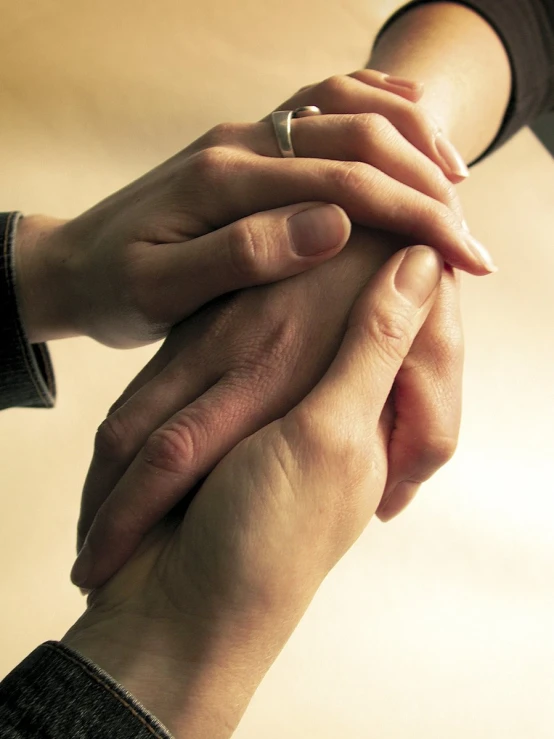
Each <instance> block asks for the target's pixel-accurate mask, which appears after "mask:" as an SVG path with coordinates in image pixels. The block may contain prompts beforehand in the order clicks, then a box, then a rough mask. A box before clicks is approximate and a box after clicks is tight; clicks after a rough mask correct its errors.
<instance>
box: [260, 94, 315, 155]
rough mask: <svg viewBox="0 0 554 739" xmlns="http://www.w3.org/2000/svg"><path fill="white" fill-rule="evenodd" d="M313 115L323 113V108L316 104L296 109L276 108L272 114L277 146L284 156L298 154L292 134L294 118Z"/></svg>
mask: <svg viewBox="0 0 554 739" xmlns="http://www.w3.org/2000/svg"><path fill="white" fill-rule="evenodd" d="M313 115H321V110H320V109H319V108H318V107H316V106H315V105H304V106H302V107H301V108H296V110H276V111H274V112H273V113H272V114H271V122H272V123H273V130H274V131H275V137H276V139H277V146H278V147H279V151H280V152H281V156H282V157H284V158H285V159H287V158H291V157H295V156H296V154H295V152H294V147H293V145H292V136H291V121H292V119H293V118H308V117H309V116H313Z"/></svg>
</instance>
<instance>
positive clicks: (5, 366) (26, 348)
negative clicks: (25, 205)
mask: <svg viewBox="0 0 554 739" xmlns="http://www.w3.org/2000/svg"><path fill="white" fill-rule="evenodd" d="M19 217H20V214H19V213H0V239H1V242H0V243H1V245H2V248H1V250H0V410H2V409H4V408H9V407H11V406H23V407H25V406H28V407H33V408H51V407H52V406H53V405H54V399H55V395H56V387H55V382H54V372H53V370H52V363H51V361H50V354H49V352H48V349H47V347H46V344H30V343H29V341H28V339H27V336H26V335H25V330H24V328H23V324H22V322H21V316H20V314H19V308H18V304H17V294H16V290H15V279H16V275H15V260H14V253H13V244H14V236H15V229H16V228H17V222H18V220H19Z"/></svg>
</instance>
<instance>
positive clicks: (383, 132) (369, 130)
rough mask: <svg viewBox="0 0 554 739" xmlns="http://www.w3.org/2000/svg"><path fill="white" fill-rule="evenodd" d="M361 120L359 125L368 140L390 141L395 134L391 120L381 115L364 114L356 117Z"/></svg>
mask: <svg viewBox="0 0 554 739" xmlns="http://www.w3.org/2000/svg"><path fill="white" fill-rule="evenodd" d="M356 117H357V118H358V119H359V125H360V127H361V129H362V131H363V132H364V133H365V136H366V140H367V138H369V139H370V140H375V139H378V140H379V139H382V138H385V139H388V138H390V136H391V134H392V133H393V132H394V130H395V129H394V126H393V125H392V123H391V122H390V121H389V119H388V118H387V117H386V116H384V115H381V114H380V113H364V114H363V115H360V116H356Z"/></svg>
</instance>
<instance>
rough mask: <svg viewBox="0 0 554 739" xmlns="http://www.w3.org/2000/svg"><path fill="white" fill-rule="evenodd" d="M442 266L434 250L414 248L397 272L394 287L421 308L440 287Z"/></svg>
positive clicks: (420, 247) (427, 247)
mask: <svg viewBox="0 0 554 739" xmlns="http://www.w3.org/2000/svg"><path fill="white" fill-rule="evenodd" d="M442 266H443V262H442V259H441V257H440V256H439V255H438V253H437V252H436V251H435V250H434V249H431V247H429V246H412V247H411V248H410V249H408V250H407V251H406V255H405V257H404V258H403V259H402V261H401V262H400V266H399V267H398V269H397V270H396V274H395V276H394V286H395V287H396V289H397V290H398V292H399V293H400V294H401V295H403V296H404V297H405V298H407V299H408V300H409V301H410V302H411V303H413V304H414V305H415V306H416V307H417V308H421V306H422V305H423V304H424V303H425V301H426V300H427V299H428V298H429V296H430V295H431V293H432V292H433V290H434V289H435V288H436V286H437V285H438V283H439V280H440V278H441V275H442Z"/></svg>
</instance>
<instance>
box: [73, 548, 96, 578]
mask: <svg viewBox="0 0 554 739" xmlns="http://www.w3.org/2000/svg"><path fill="white" fill-rule="evenodd" d="M91 570H92V552H91V550H90V546H89V545H88V544H85V545H84V547H83V548H82V549H81V551H80V553H79V556H78V557H77V559H76V561H75V564H74V565H73V569H72V570H71V582H72V583H73V584H74V585H77V586H80V587H82V586H83V585H84V583H85V582H86V581H87V579H88V576H89V574H90V571H91Z"/></svg>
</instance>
